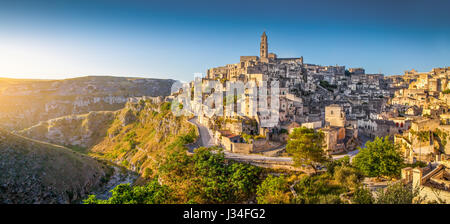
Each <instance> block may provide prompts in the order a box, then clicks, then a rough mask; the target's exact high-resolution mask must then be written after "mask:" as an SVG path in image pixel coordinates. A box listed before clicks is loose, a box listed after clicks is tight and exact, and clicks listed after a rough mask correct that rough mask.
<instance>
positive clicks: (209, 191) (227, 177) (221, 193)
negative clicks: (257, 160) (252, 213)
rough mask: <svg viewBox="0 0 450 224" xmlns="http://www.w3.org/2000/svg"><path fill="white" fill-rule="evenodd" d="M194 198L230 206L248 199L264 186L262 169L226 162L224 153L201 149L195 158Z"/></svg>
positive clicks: (196, 151) (203, 201)
mask: <svg viewBox="0 0 450 224" xmlns="http://www.w3.org/2000/svg"><path fill="white" fill-rule="evenodd" d="M192 164H193V171H194V179H193V184H192V188H191V190H192V192H191V193H192V194H193V195H196V199H197V200H196V201H197V202H200V203H230V202H237V201H242V200H245V199H247V198H248V197H249V196H250V195H252V194H254V193H255V187H256V186H257V185H258V184H259V183H260V180H259V176H260V174H261V169H260V168H259V167H256V166H252V165H249V164H243V163H236V162H231V161H226V160H225V155H224V153H223V152H221V151H218V152H212V151H211V150H210V149H207V148H204V147H201V148H198V149H196V150H195V154H194V156H193V157H192Z"/></svg>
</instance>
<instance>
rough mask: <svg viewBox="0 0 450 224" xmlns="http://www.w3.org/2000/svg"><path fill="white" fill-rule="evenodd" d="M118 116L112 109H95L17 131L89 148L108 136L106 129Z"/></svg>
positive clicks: (24, 134) (46, 140) (68, 144)
mask: <svg viewBox="0 0 450 224" xmlns="http://www.w3.org/2000/svg"><path fill="white" fill-rule="evenodd" d="M115 116H116V112H112V111H93V112H90V113H88V114H82V115H69V116H64V117H60V118H55V119H51V120H48V121H42V122H39V124H37V125H35V126H33V127H30V128H27V129H24V130H22V131H19V132H17V133H18V134H20V135H23V136H26V137H29V138H33V139H36V140H40V141H45V142H50V143H54V144H57V145H63V146H69V147H71V146H74V147H75V148H78V149H86V148H89V147H91V146H93V145H95V144H96V143H98V142H100V141H101V140H102V139H103V138H104V137H105V136H106V130H108V128H109V125H111V123H112V121H113V120H114V118H115Z"/></svg>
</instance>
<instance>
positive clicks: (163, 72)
mask: <svg viewBox="0 0 450 224" xmlns="http://www.w3.org/2000/svg"><path fill="white" fill-rule="evenodd" d="M449 8H450V1H447V0H440V1H437V0H426V1H425V0H424V1H422V0H420V1H419V0H397V1H385V0H378V1H362V0H340V1H337V0H336V1H331V0H315V1H302V0H297V1H289V0H277V1H274V0H271V1H266V0H258V1H245V0H238V1H236V0H227V1H225V0H222V1H216V0H208V1H207V0H202V1H198V0H190V1H185V0H180V1H174V0H165V1H161V0H159V1H156V0H155V1H143V0H89V1H84V0H78V1H70V0H30V1H26V0H12V1H6V0H0V77H12V78H39V79H60V78H70V77H77V76H86V75H113V76H130V77H148V78H171V79H177V80H182V81H189V80H192V79H193V77H194V74H195V73H205V72H206V70H207V69H208V68H211V67H215V66H222V65H225V64H231V63H237V62H239V56H241V55H248V56H249V55H259V41H260V36H261V34H262V32H263V31H266V33H267V36H268V41H269V52H273V53H276V54H277V55H278V56H279V57H300V56H303V57H304V62H305V63H310V64H319V65H345V66H346V67H347V68H348V67H363V68H365V69H366V73H383V74H385V75H393V74H402V73H403V72H404V71H405V70H411V69H416V70H418V71H423V72H425V71H430V70H431V69H432V68H433V67H444V66H450V63H449V62H450V13H449V11H448V10H449Z"/></svg>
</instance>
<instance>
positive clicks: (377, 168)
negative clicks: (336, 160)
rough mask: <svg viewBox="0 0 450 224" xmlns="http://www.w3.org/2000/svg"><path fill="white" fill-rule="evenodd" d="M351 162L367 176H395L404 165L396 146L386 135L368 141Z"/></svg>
mask: <svg viewBox="0 0 450 224" xmlns="http://www.w3.org/2000/svg"><path fill="white" fill-rule="evenodd" d="M352 164H353V165H354V166H355V167H356V168H357V169H359V170H360V171H361V172H362V173H363V174H364V175H366V176H369V177H377V176H389V177H397V176H399V175H400V170H401V168H403V166H404V163H403V159H402V157H401V155H400V152H399V149H398V147H397V146H396V145H394V144H393V143H392V142H390V141H389V139H388V137H385V138H379V137H376V138H375V140H374V141H372V142H371V141H368V142H367V143H366V148H362V149H361V148H360V152H359V153H358V154H357V155H356V156H355V158H354V159H353V163H352Z"/></svg>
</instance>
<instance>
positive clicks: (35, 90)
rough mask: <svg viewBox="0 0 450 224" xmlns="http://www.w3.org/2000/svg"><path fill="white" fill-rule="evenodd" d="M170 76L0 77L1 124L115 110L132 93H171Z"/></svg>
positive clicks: (19, 127)
mask: <svg viewBox="0 0 450 224" xmlns="http://www.w3.org/2000/svg"><path fill="white" fill-rule="evenodd" d="M174 82H175V81H174V80H170V79H141V78H139V79H138V78H122V77H106V76H105V77H82V78H76V79H66V80H51V81H44V80H31V81H30V80H15V79H1V80H0V104H1V105H2V107H0V127H2V128H5V129H8V130H15V131H18V130H22V129H24V128H27V127H31V126H33V125H36V124H38V123H39V121H46V120H50V119H53V118H57V117H62V116H67V115H72V114H85V113H88V112H91V111H115V110H118V109H121V108H123V107H124V105H125V103H126V102H127V100H128V98H129V97H136V96H168V95H169V94H170V89H171V88H170V87H171V86H172V84H173V83H174Z"/></svg>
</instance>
